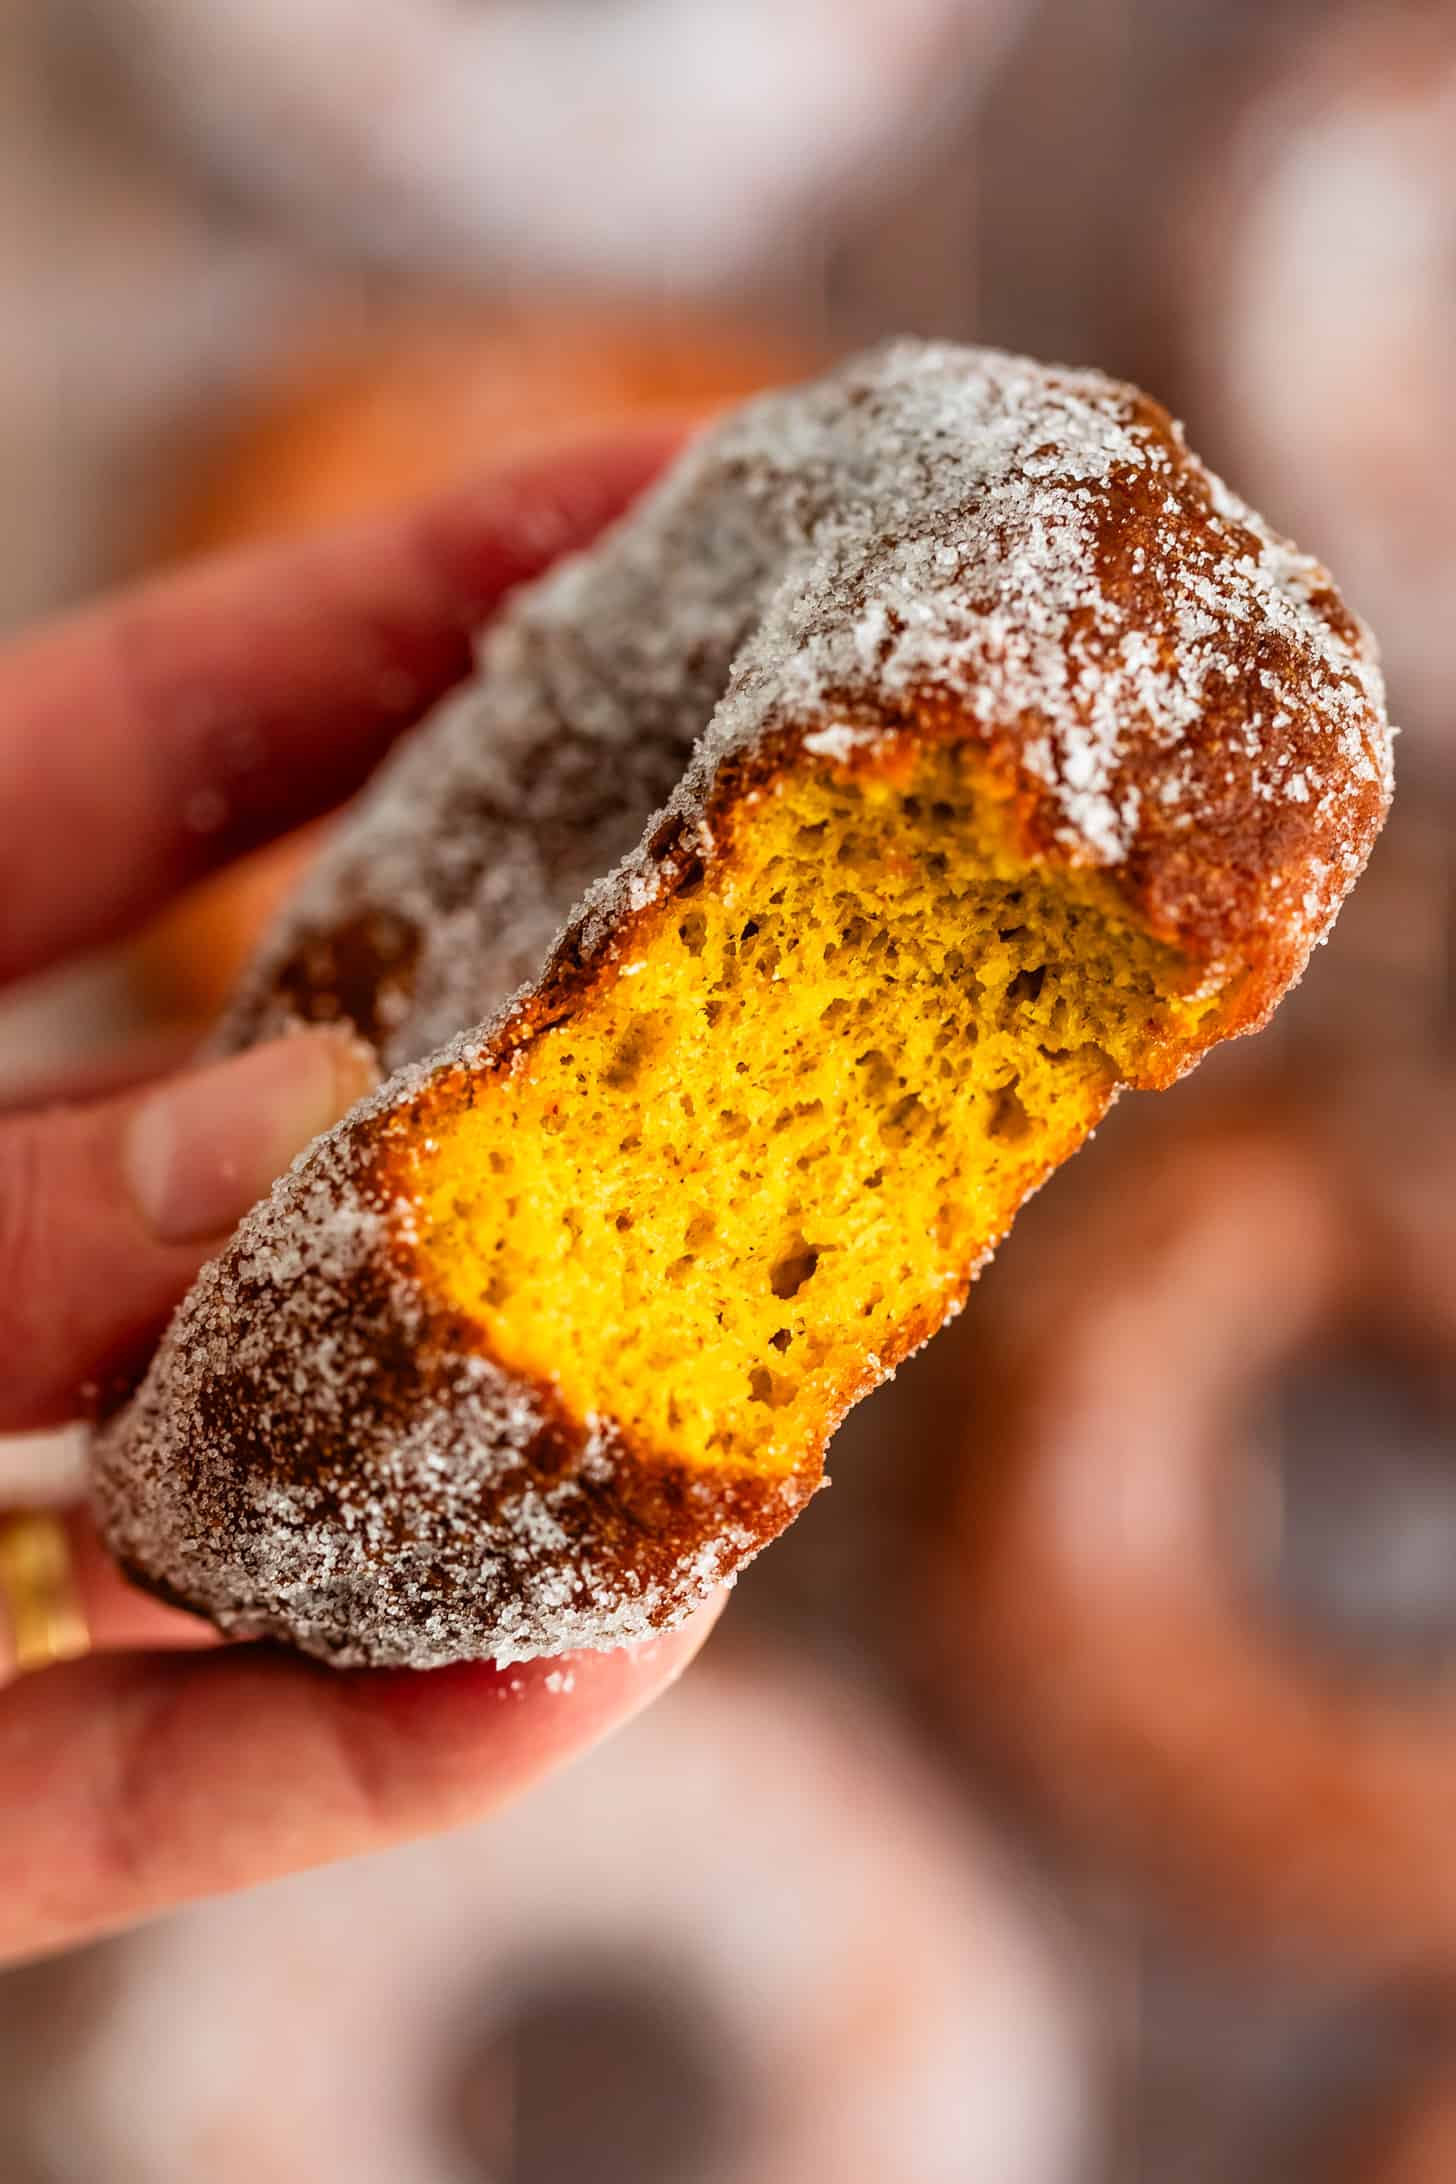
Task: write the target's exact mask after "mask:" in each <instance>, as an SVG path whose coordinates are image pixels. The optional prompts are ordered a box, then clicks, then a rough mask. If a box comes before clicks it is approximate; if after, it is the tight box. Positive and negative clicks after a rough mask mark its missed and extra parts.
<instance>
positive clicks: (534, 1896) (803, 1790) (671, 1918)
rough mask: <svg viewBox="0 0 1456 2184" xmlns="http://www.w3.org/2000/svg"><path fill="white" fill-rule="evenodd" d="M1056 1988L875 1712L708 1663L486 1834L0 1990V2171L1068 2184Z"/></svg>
mask: <svg viewBox="0 0 1456 2184" xmlns="http://www.w3.org/2000/svg"><path fill="white" fill-rule="evenodd" d="M553 1673H567V1672H565V1671H561V1672H555V1671H553ZM482 1703H484V1704H487V1705H489V1704H493V1703H498V1704H502V1705H512V1704H515V1703H517V1701H516V1699H515V1697H514V1696H513V1694H512V1693H511V1691H510V1690H509V1688H508V1686H503V1688H502V1696H501V1698H500V1699H499V1701H494V1700H492V1699H491V1697H490V1696H489V1694H487V1695H486V1696H485V1698H484V1699H483V1701H482ZM1077 1990H1078V1981H1077V1977H1076V1968H1075V1964H1074V1961H1073V1959H1072V1955H1071V1952H1070V1950H1069V1949H1067V1948H1066V1946H1065V1945H1064V1942H1063V1939H1062V1938H1061V1937H1060V1936H1059V1934H1058V1932H1057V1930H1056V1927H1055V1925H1054V1924H1053V1923H1052V1922H1051V1921H1050V1920H1049V1919H1048V1917H1047V1916H1046V1914H1045V1912H1044V1911H1043V1909H1042V1907H1041V1906H1040V1905H1039V1904H1038V1903H1037V1901H1036V1900H1035V1898H1034V1896H1033V1895H1032V1894H1031V1893H1030V1892H1029V1891H1028V1889H1027V1887H1026V1885H1025V1883H1024V1881H1023V1880H1022V1879H1021V1878H1020V1877H1019V1875H1018V1874H1017V1872H1016V1870H1015V1868H1014V1866H1012V1865H1011V1864H1010V1862H1009V1861H1006V1860H1003V1859H1002V1858H1001V1857H1000V1856H999V1855H998V1854H997V1853H996V1852H995V1850H994V1848H993V1846H991V1845H990V1844H988V1843H987V1841H986V1840H985V1839H984V1838H983V1837H982V1835H981V1834H980V1833H979V1831H978V1830H976V1829H975V1828H973V1827H971V1826H969V1825H968V1824H967V1823H966V1821H965V1819H964V1818H963V1816H962V1815H961V1814H960V1813H959V1812H958V1811H957V1810H956V1809H955V1808H954V1807H953V1806H952V1805H951V1804H950V1803H949V1801H948V1799H947V1798H946V1796H945V1793H944V1791H943V1789H942V1787H941V1785H940V1784H939V1783H938V1782H937V1781H936V1779H935V1777H934V1776H933V1775H932V1774H930V1773H928V1772H927V1770H926V1769H925V1768H924V1766H923V1764H922V1763H921V1761H920V1760H919V1759H918V1757H917V1755H916V1754H914V1753H913V1752H911V1751H910V1750H909V1749H907V1747H906V1745H905V1743H904V1742H903V1740H902V1738H901V1737H900V1735H899V1733H898V1731H897V1729H896V1726H895V1724H894V1722H893V1721H892V1720H890V1719H887V1718H886V1717H884V1716H883V1715H882V1714H881V1713H880V1711H879V1710H878V1708H877V1707H876V1706H875V1705H873V1704H872V1703H871V1702H869V1701H868V1700H867V1699H865V1698H863V1697H861V1696H859V1695H858V1694H857V1693H855V1692H854V1691H852V1690H850V1689H847V1688H846V1687H845V1686H844V1685H842V1684H841V1683H839V1682H837V1681H836V1680H833V1679H830V1678H828V1677H826V1676H823V1675H820V1674H816V1673H813V1672H806V1671H805V1670H804V1668H803V1667H802V1665H801V1664H796V1663H795V1662H793V1661H790V1660H788V1659H780V1658H778V1657H776V1656H774V1655H767V1656H765V1657H763V1658H761V1659H759V1660H758V1662H757V1665H756V1668H755V1667H753V1666H751V1665H749V1664H746V1663H740V1665H737V1666H734V1667H729V1666H727V1665H726V1664H725V1663H724V1662H722V1661H721V1660H720V1659H719V1658H718V1657H716V1656H715V1658H714V1660H713V1661H711V1662H708V1663H704V1664H701V1665H700V1666H699V1667H698V1668H696V1669H695V1670H694V1672H693V1674H692V1676H691V1677H690V1678H689V1679H688V1680H687V1681H686V1682H685V1683H684V1684H682V1685H680V1686H679V1687H678V1688H677V1689H676V1690H674V1691H672V1692H670V1693H669V1694H668V1695H667V1697H666V1698H665V1699H663V1700H662V1701H660V1702H659V1703H658V1704H656V1705H655V1706H654V1707H653V1708H652V1710H651V1711H650V1712H649V1713H648V1714H647V1715H645V1716H643V1717H642V1718H641V1719H640V1720H638V1721H636V1722H634V1723H633V1724H632V1725H631V1726H630V1727H629V1728H628V1729H626V1730H625V1731H623V1732H621V1733H620V1734H619V1735H617V1736H616V1737H614V1738H613V1739H612V1740H611V1741H610V1742H609V1743H608V1744H606V1745H605V1746H603V1747H601V1748H600V1749H598V1750H597V1751H595V1752H593V1753H591V1754H590V1755H589V1756H588V1757H587V1758H586V1759H584V1760H581V1761H578V1762H577V1764H576V1765H575V1766H574V1767H573V1768H572V1769H571V1771H570V1772H569V1773H567V1774H565V1775H562V1776H559V1777H558V1778H556V1779H555V1780H553V1781H551V1782H549V1783H547V1784H546V1785H544V1786H543V1787H541V1788H539V1789H537V1790H536V1791H534V1792H533V1793H532V1794H531V1796H529V1797H528V1798H527V1799H526V1800H525V1801H524V1802H523V1803H522V1804H521V1805H520V1806H518V1807H517V1808H515V1809H514V1810H512V1811H510V1812H508V1813H506V1814H504V1815H503V1816H502V1817H500V1818H499V1819H496V1820H494V1821H492V1822H490V1823H489V1824H488V1825H486V1826H485V1827H477V1828H474V1829H471V1830H469V1831H467V1832H465V1833H462V1834H458V1835H455V1836H453V1837H449V1838H446V1839H443V1840H441V1841H438V1842H433V1843H426V1844H420V1845H415V1846H413V1847H411V1848H409V1849H405V1850H400V1851H394V1852H391V1853H387V1854H386V1855H384V1856H382V1857H376V1858H372V1859H367V1860H362V1861H355V1862H354V1863H352V1864H348V1865H342V1866H335V1867H333V1868H331V1869H330V1870H328V1871H325V1872H320V1873H311V1874H307V1875H303V1876H301V1877H299V1878H297V1879H294V1880H289V1881H286V1882H284V1883H282V1884H281V1885H277V1886H274V1887H271V1888H267V1889H263V1890H259V1891H255V1892H253V1893H251V1894H249V1895H246V1896H243V1897H234V1898H231V1899H226V1900H222V1901H215V1902H212V1903H208V1904H205V1905H202V1906H199V1907H196V1908H194V1909H191V1910H188V1911H185V1912H183V1913H181V1914H179V1915H177V1916H175V1917H173V1918H171V1919H169V1920H167V1921H164V1922H162V1923H160V1924H157V1925H153V1926H151V1927H150V1928H148V1929H146V1930H145V1931H144V1932H142V1933H140V1934H137V1935H134V1936H132V1937H129V1938H127V1939H124V1940H122V1941H119V1942H115V1943H112V1944H109V1945H106V1946H104V1947H102V1948H100V1949H96V1950H92V1951H90V1952H88V1953H86V1954H83V1955H80V1956H77V1957H73V1958H72V1959H70V1960H69V1961H68V1962H67V1963H64V1964H60V1965H57V1966H54V1967H37V1968H36V1969H35V1970H34V1971H32V1972H30V1973H26V1972H21V1973H19V1974H16V1975H12V1976H11V1978H10V1979H9V1980H8V1981H5V1980H0V2104H3V2110H4V2116H5V2132H4V2135H5V2144H6V2148H7V2152H8V2154H9V2156H10V2161H7V2165H6V2175H7V2184H12V2180H13V2184H19V2179H25V2178H27V2177H28V2176H29V2175H30V2173H31V2164H32V2163H33V2164H34V2169H35V2171H36V2172H37V2173H38V2174H39V2175H42V2176H46V2177H58V2176H67V2177H77V2178H82V2177H84V2178H88V2179H91V2178H94V2179H96V2180H98V2184H100V2180H101V2179H103V2178H104V2179H105V2180H106V2184H201V2180H202V2179H204V2178H205V2179H207V2180H208V2184H232V2180H234V2179H236V2180H238V2184H242V2180H244V2179H247V2180H248V2184H253V2180H255V2179H256V2180H261V2179H263V2178H266V2179H267V2180H268V2184H402V2180H404V2179H408V2180H409V2184H468V2180H469V2179H472V2178H478V2179H480V2180H482V2184H483V2180H484V2179H485V2178H487V2177H489V2178H493V2179H494V2178H503V2177H507V2176H509V2177H513V2178H514V2177H522V2178H543V2179H544V2178H545V2177H547V2176H549V2177H552V2178H561V2177H566V2176H577V2177H580V2178H581V2179H582V2180H583V2184H603V2180H605V2179H619V2180H621V2184H628V2180H629V2179H630V2180H631V2184H647V2180H649V2179H660V2180H661V2184H667V2180H668V2179H669V2178H670V2179H671V2180H672V2184H730V2180H731V2184H804V2180H805V2179H807V2178H812V2177H816V2176H822V2177H825V2178H835V2179H839V2178H845V2179H849V2178H852V2179H854V2184H1077V2180H1079V2179H1080V2178H1082V2177H1083V2176H1084V2174H1085V2173H1086V2172H1085V2169H1084V2164H1083V2151H1082V2150H1083V2138H1084V2133H1085V2132H1086V2131H1087V2129H1088V2127H1089V2125H1090V2124H1091V2123H1092V2121H1093V2109H1094V2102H1095V2093H1094V2088H1093V2083H1092V2073H1091V2069H1090V2066H1089V2059H1088V2049H1089V2040H1088V2031H1089V2028H1088V2025H1087V2023H1086V2021H1085V2017H1084V2006H1083V2004H1082V2002H1081V2000H1080V1997H1079V1995H1078V1991H1077ZM573 2005H574V2006H573ZM614 2016H615V2017H616V2018H618V2019H619V2020H620V2021H621V2022H622V2026H623V2030H624V2033H625V2035H626V2052H625V2053H623V2052H622V2051H621V2049H620V2048H618V2049H617V2050H616V2051H615V2052H614V2051H613V2050H612V2049H611V2048H610V2047H609V2048H608V2051H607V2053H606V2054H605V2055H604V2054H603V2053H602V2052H601V2047H602V2044H603V2043H604V2042H605V2041H606V2040H607V2039H608V2034H607V2032H606V2030H605V2028H604V2020H605V2023H606V2025H609V2024H610V2022H611V2020H612V2018H613V2017H614ZM58 2023H63V2024H64V2026H65V2037H64V2039H62V2040H57V2039H56V2038H55V2037H54V2032H55V2027H56V2025H57V2024H58ZM533 2025H534V2026H535V2027H536V2028H538V2029H537V2031H536V2037H535V2049H534V2052H533V2051H532V2050H531V2049H530V2048H529V2047H527V2048H526V2049H525V2051H524V2052H523V2050H522V2046H521V2042H522V2039H523V2037H525V2036H527V2035H528V2034H529V2033H530V2030H531V2028H532V2026H533ZM634 2033H635V2035H636V2039H637V2044H638V2047H639V2050H640V2049H641V2048H642V2047H643V2046H644V2045H645V2046H646V2049H647V2051H646V2052H638V2053H636V2054H635V2055H634V2054H633V2053H632V2052H631V2037H632V2035H633V2034H634ZM47 2034H49V2038H47V2037H46V2035H47ZM547 2043H549V2044H548V2045H547V2052H546V2054H545V2055H544V2057H543V2056H542V2054H541V2052H540V2050H541V2047H542V2045H543V2044H547ZM37 2048H40V2049H41V2053H40V2055H39V2056H37V2054H36V2053H35V2050H36V2049H37ZM159 2058H161V2059H163V2061H164V2065H165V2067H159ZM613 2060H615V2061H616V2062H617V2064H618V2067H619V2069H620V2073H621V2075H622V2076H623V2077H624V2078H625V2080H626V2083H625V2085H621V2086H614V2085H612V2084H611V2083H610V2082H608V2078H607V2070H606V2067H605V2066H608V2065H610V2064H611V2063H612V2062H613ZM664 2075H670V2078H671V2081H672V2082H671V2084H670V2086H669V2087H667V2088H664V2087H663V2085H662V2083H661V2081H662V2079H663V2077H664ZM664 2100H666V2101H669V2102H670V2103H672V2104H673V2106H672V2108H671V2110H670V2113H669V2115H668V2116H667V2117H666V2118H660V2119H659V2121H658V2124H657V2129H656V2133H655V2158H649V2157H650V2155H651V2154H652V2151H653V2149H652V2147H651V2145H650V2144H649V2143H644V2141H647V2140H648V2138H649V2134H652V2133H653V2109H654V2106H656V2105H658V2104H661V2103H662V2102H663V2101H664ZM543 2111H544V2113H543ZM553 2115H555V2116H558V2117H559V2118H560V2120H559V2122H557V2124H556V2126H555V2128H554V2130H553V2128H552V2117H553ZM670 2132H672V2133H673V2134H674V2135H675V2138H676V2145H675V2147H674V2146H672V2145H671V2144H664V2143H663V2142H664V2140H667V2139H668V2137H669V2133H670ZM543 2140H544V2142H545V2143H544V2144H543ZM573 2156H574V2159H573ZM11 2161H14V2162H16V2163H17V2164H18V2166H19V2178H18V2179H17V2178H16V2176H15V2170H14V2169H12V2167H11V2165H10V2162H11Z"/></svg>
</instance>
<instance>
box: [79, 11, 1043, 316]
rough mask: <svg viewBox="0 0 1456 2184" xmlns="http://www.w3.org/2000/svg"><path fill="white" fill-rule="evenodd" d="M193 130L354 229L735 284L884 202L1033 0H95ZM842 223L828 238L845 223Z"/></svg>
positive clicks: (269, 183) (176, 124)
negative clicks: (596, 0)
mask: <svg viewBox="0 0 1456 2184" xmlns="http://www.w3.org/2000/svg"><path fill="white" fill-rule="evenodd" d="M92 12H93V14H94V17H95V33H96V38H97V40H98V42H102V41H106V42H109V43H110V45H111V47H112V49H113V50H114V52H115V55H116V58H117V60H118V61H119V62H120V63H121V64H122V65H123V66H124V67H125V68H126V69H127V70H128V71H129V73H130V76H131V78H132V79H133V81H134V82H135V84H136V86H137V87H138V89H139V90H140V92H141V94H142V95H143V97H144V98H145V100H146V101H147V103H148V105H149V107H150V109H151V110H152V111H153V112H154V113H155V114H157V115H159V116H160V117H161V118H162V119H163V120H164V121H165V122H166V123H167V124H168V125H169V126H170V128H171V129H172V131H173V132H174V134H175V135H176V136H177V137H179V138H180V139H181V140H182V141H183V142H185V143H186V144H187V145H188V146H189V147H190V148H191V149H192V151H193V152H194V154H195V156H196V157H197V158H198V159H199V160H200V161H202V162H204V163H205V164H206V165H207V166H209V167H210V168H211V169H212V170H213V171H214V172H215V173H221V175H222V176H224V177H225V178H226V179H227V180H228V181H230V182H231V183H233V185H234V186H238V187H241V188H243V189H244V190H245V191H246V192H247V193H248V194H249V195H250V196H251V197H253V198H257V199H262V200H264V201H271V202H272V203H274V204H278V205H281V206H282V207H283V208H284V209H285V210H286V211H287V213H288V214H289V216H290V219H291V220H292V222H293V223H294V224H295V225H298V224H300V223H301V224H304V225H306V226H307V227H309V228H311V230H312V231H313V233H314V234H315V235H316V236H319V237H322V238H323V239H324V240H325V241H326V242H328V243H330V244H331V245H333V246H336V247H337V246H339V245H341V244H342V245H344V246H345V247H350V248H353V249H355V250H362V251H366V252H368V253H370V254H371V255H373V256H376V257H384V258H393V259H400V260H403V261H404V262H406V263H413V262H419V261H421V260H423V261H426V262H433V263H435V264H437V265H438V264H442V263H443V264H445V265H448V266H451V267H454V268H457V269H462V270H464V271H465V272H466V273H467V274H468V275H469V276H470V277H471V278H473V279H479V278H480V277H481V276H482V275H485V276H487V277H496V278H499V277H503V276H512V275H514V276H516V277H517V278H518V279H520V278H524V279H525V280H528V281H530V282H532V283H534V284H536V286H537V287H538V288H539V286H540V285H541V284H542V283H543V282H545V283H550V282H562V281H565V282H571V283H574V284H575V285H576V286H577V287H578V288H580V287H581V286H582V285H583V284H586V285H588V286H591V287H595V288H597V289H598V290H600V289H601V288H602V287H603V286H616V287H620V286H621V285H622V284H623V283H628V284H631V285H633V286H637V287H643V288H645V289H646V290H647V291H648V292H649V293H657V294H660V293H661V292H662V291H663V289H664V288H666V289H669V290H671V291H672V292H675V293H682V292H684V291H689V292H693V293H702V292H704V291H705V290H708V289H710V288H717V289H725V288H728V287H731V286H732V284H733V283H735V282H736V281H737V280H738V279H740V278H741V277H742V276H743V275H744V274H745V273H747V274H758V275H762V276H764V277H766V278H771V277H772V276H773V274H774V271H775V268H776V265H778V264H780V263H782V262H783V261H785V260H789V261H790V262H798V254H799V252H800V251H802V249H803V248H804V247H805V246H806V245H807V246H812V244H813V242H814V241H815V239H816V238H822V237H823V236H824V234H825V233H826V232H829V231H831V229H832V227H833V224H834V223H835V222H842V221H843V219H844V216H845V213H846V211H847V210H849V209H851V208H853V207H855V206H859V205H863V204H864V203H865V202H866V200H868V201H870V202H873V201H874V195H875V192H876V190H877V189H879V188H881V187H883V185H884V181H885V178H886V175H887V173H888V174H889V175H893V174H894V173H895V171H896V169H897V167H899V166H901V165H902V164H903V162H904V161H905V159H906V158H907V157H910V156H914V155H915V154H916V153H918V152H919V151H920V150H921V149H922V148H923V146H924V144H925V141H926V138H927V135H929V134H932V133H934V132H936V131H938V130H940V129H943V128H944V127H945V126H946V124H947V123H948V122H949V121H950V120H951V119H952V118H953V117H954V116H955V115H957V114H958V113H959V112H960V111H961V110H962V108H963V106H964V103H965V100H966V98H967V95H968V94H969V93H973V92H974V90H975V88H976V86H977V83H978V80H979V78H980V76H981V75H982V73H983V71H984V69H985V68H986V66H987V64H988V62H989V61H990V59H991V57H992V55H993V54H994V53H995V52H996V50H997V49H998V47H999V43H1000V39H1001V36H1002V34H1003V32H1004V30H1005V28H1006V27H1007V26H1008V25H1009V24H1010V23H1011V22H1012V21H1013V20H1014V18H1015V16H1016V14H1017V12H1018V0H852V4H846V0H626V4H618V5H613V6H604V7H591V6H583V5H582V4H581V0H473V4H472V5H471V6H469V7H461V6H459V5H458V4H455V0H371V4H370V6H369V7H368V9H367V10H364V11H362V12H361V10H360V9H358V8H357V7H356V6H354V5H353V4H352V0H249V5H248V6H247V7H245V8H220V7H197V6H196V5H194V4H193V0H109V4H108V5H106V6H105V7H100V6H96V5H95V4H94V0H93V6H92ZM821 248H822V244H821Z"/></svg>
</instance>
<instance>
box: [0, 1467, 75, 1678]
mask: <svg viewBox="0 0 1456 2184" xmlns="http://www.w3.org/2000/svg"><path fill="white" fill-rule="evenodd" d="M0 1604H3V1607H4V1611H5V1617H6V1620H7V1621H8V1623H9V1626H10V1642H11V1651H12V1653H13V1655H14V1673H15V1674H16V1675H19V1676H23V1675H26V1674H28V1673H29V1672H30V1671H31V1670H33V1669H37V1668H49V1667H51V1666H52V1665H53V1663H55V1662H57V1661H74V1660H76V1659H78V1658H79V1657H80V1655H82V1654H83V1653H87V1652H89V1651H90V1646H91V1636H90V1632H89V1631H88V1630H87V1627H86V1616H85V1612H84V1610H83V1609H82V1606H81V1595H80V1590H79V1588H78V1586H77V1583H76V1574H75V1569H74V1567H73V1564H72V1560H71V1543H70V1540H69V1539H68V1538H67V1536H66V1528H65V1525H64V1524H63V1523H62V1522H61V1520H60V1518H59V1517H57V1516H53V1515H51V1514H50V1512H49V1511H47V1510H41V1509H36V1510H16V1511H13V1512H11V1513H9V1514H7V1515H0Z"/></svg>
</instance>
